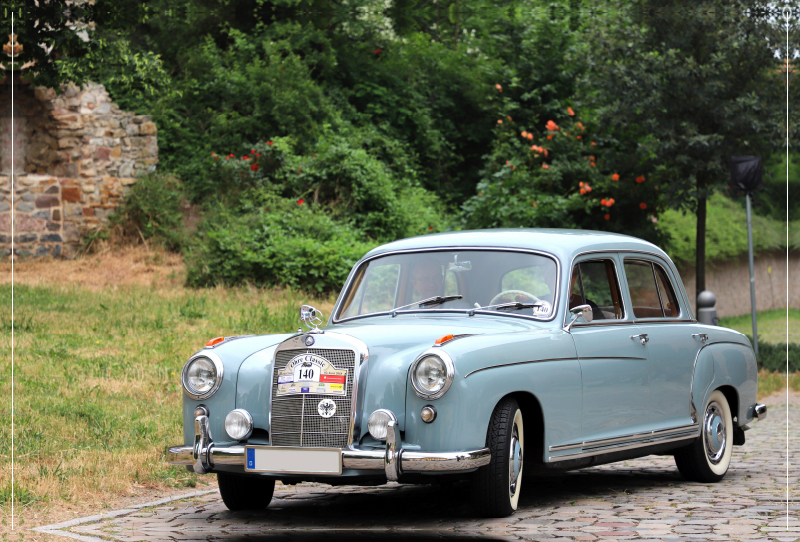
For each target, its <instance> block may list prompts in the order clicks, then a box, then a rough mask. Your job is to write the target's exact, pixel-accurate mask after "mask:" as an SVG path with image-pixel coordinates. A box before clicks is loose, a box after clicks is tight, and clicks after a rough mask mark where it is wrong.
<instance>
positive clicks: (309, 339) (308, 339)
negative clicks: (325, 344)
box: [306, 335, 314, 346]
mask: <svg viewBox="0 0 800 542" xmlns="http://www.w3.org/2000/svg"><path fill="white" fill-rule="evenodd" d="M312 344H314V337H312V336H311V335H309V336H307V337H306V346H311V345H312Z"/></svg>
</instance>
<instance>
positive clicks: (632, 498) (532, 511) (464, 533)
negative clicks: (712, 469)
mask: <svg viewBox="0 0 800 542" xmlns="http://www.w3.org/2000/svg"><path fill="white" fill-rule="evenodd" d="M785 412H786V407H785V402H784V404H783V405H781V404H773V405H771V406H770V413H769V417H768V419H766V420H764V421H762V422H759V423H754V424H753V429H752V430H750V431H748V432H747V444H746V445H745V446H743V447H737V448H734V455H733V461H732V464H731V468H730V470H729V471H728V474H727V476H726V477H725V479H724V480H723V481H722V482H720V483H718V484H697V483H692V482H686V481H684V480H683V479H682V478H681V477H680V475H679V474H678V471H677V469H676V468H675V465H674V462H673V460H672V458H671V457H660V456H650V457H646V458H642V459H637V460H632V461H626V462H622V463H615V464H611V465H604V466H599V467H593V468H590V469H585V470H580V471H574V472H570V473H567V474H563V475H559V476H553V477H547V478H539V479H535V480H526V482H525V484H524V485H523V493H522V497H521V500H520V506H519V510H517V512H516V513H515V514H514V515H513V516H511V517H510V518H505V519H494V520H484V519H474V518H473V517H471V515H470V509H469V506H468V504H467V502H466V500H465V499H464V497H463V495H464V494H465V493H466V489H467V488H466V486H465V485H463V484H457V485H453V486H450V487H449V488H444V487H438V486H405V485H397V484H387V485H384V486H380V487H370V488H359V487H351V486H348V487H338V488H334V487H330V486H325V485H321V484H301V485H298V486H293V487H283V488H280V489H278V490H276V492H275V498H274V499H273V501H272V504H271V505H270V507H269V508H268V509H267V510H265V511H262V512H258V513H242V512H239V513H232V512H229V511H228V510H227V509H226V508H225V506H224V505H223V504H222V501H221V499H220V497H219V494H218V493H213V494H206V495H201V496H195V497H193V498H191V499H186V500H183V501H174V502H170V503H168V504H166V505H161V506H155V507H151V508H147V509H140V510H130V511H127V512H124V513H122V514H121V515H119V516H117V517H114V518H108V519H104V520H101V521H96V522H94V523H85V524H81V525H73V526H71V527H67V528H64V529H63V530H61V531H58V532H60V533H64V534H66V533H67V532H69V534H66V535H67V536H71V537H72V538H77V539H80V540H83V541H85V542H89V541H97V542H99V541H100V540H101V539H102V540H110V539H113V540H119V541H137V540H146V541H154V542H155V541H199V540H204V541H207V540H224V541H226V542H227V541H235V540H248V541H249V540H258V539H269V540H284V539H285V540H300V541H311V540H323V539H324V540H331V539H347V540H372V539H379V538H380V539H382V540H401V539H402V540H405V539H412V540H416V541H426V540H439V539H442V538H446V539H451V540H460V539H464V540H466V539H471V538H476V537H480V538H484V539H490V540H494V539H500V540H542V541H546V540H553V541H555V540H558V541H570V540H576V541H578V540H603V541H609V540H668V541H673V540H675V541H678V540H742V541H750V540H780V541H787V542H788V541H798V540H800V489H799V488H798V478H799V477H798V473H800V430H798V427H800V403H798V402H792V404H791V405H790V414H789V424H790V425H789V427H790V431H791V435H790V444H789V447H790V450H791V451H790V461H791V463H790V464H791V465H792V466H793V467H792V471H791V472H790V478H789V487H790V492H791V501H790V505H789V509H788V511H787V504H786V488H787V481H786V453H787V451H786V437H785V435H786V415H785ZM787 513H788V515H787ZM787 522H788V530H787ZM52 527H55V528H56V529H58V526H52ZM49 532H50V533H55V532H56V531H55V530H52V529H51V530H49Z"/></svg>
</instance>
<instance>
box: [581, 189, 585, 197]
mask: <svg viewBox="0 0 800 542" xmlns="http://www.w3.org/2000/svg"><path fill="white" fill-rule="evenodd" d="M585 193H586V189H585V188H581V196H582V195H584V194H585Z"/></svg>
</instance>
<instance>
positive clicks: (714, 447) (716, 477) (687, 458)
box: [675, 390, 733, 483]
mask: <svg viewBox="0 0 800 542" xmlns="http://www.w3.org/2000/svg"><path fill="white" fill-rule="evenodd" d="M732 420H733V418H732V416H731V408H730V406H729V405H728V400H727V399H726V398H725V395H724V394H723V393H722V392H721V391H719V390H715V391H714V392H712V393H711V395H710V396H709V397H708V401H706V407H705V409H704V410H703V422H702V423H703V425H702V427H701V428H700V438H699V439H697V440H696V441H695V442H693V443H692V444H690V445H689V446H686V447H685V448H681V449H680V450H678V451H677V452H675V464H676V465H677V466H678V470H679V471H680V473H681V474H682V475H683V477H684V478H686V479H687V480H692V481H694V482H704V483H708V482H719V481H720V480H722V478H723V477H724V476H725V473H726V472H728V467H729V466H730V464H731V455H732V453H733V421H732Z"/></svg>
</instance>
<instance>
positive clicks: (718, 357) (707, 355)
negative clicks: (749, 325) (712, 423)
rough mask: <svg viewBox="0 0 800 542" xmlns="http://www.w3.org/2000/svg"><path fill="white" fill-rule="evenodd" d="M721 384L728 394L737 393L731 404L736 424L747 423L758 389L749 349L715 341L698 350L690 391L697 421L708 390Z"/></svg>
mask: <svg viewBox="0 0 800 542" xmlns="http://www.w3.org/2000/svg"><path fill="white" fill-rule="evenodd" d="M723 387H727V388H729V389H726V390H725V391H726V392H727V393H735V394H736V395H735V397H736V401H735V402H733V404H732V405H731V407H732V408H735V409H736V411H734V412H733V415H734V416H736V417H737V425H740V426H741V425H744V424H746V423H748V422H750V421H751V420H752V419H753V417H754V412H753V407H754V405H755V403H756V392H757V389H758V367H757V365H756V358H755V354H754V353H753V349H752V348H750V347H749V346H745V345H743V344H741V343H739V342H714V343H710V344H707V345H705V346H703V347H702V348H701V349H700V351H699V352H698V354H697V361H696V363H695V369H694V376H693V378H692V394H691V399H692V402H693V408H694V409H695V411H696V412H697V415H698V421H699V416H702V412H701V410H702V409H703V406H704V405H705V404H706V401H707V400H708V397H709V395H711V392H713V391H714V390H717V389H720V388H723ZM727 393H726V395H727Z"/></svg>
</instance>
